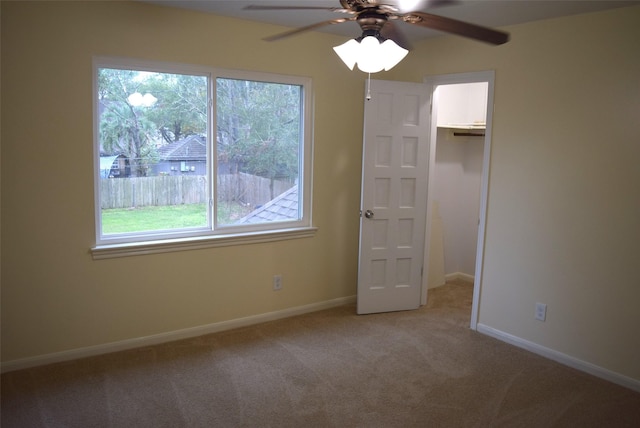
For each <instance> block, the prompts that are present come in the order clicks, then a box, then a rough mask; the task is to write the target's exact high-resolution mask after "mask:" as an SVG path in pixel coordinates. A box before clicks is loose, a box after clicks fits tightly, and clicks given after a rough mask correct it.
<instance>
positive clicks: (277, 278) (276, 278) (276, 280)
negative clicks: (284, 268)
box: [273, 275, 282, 291]
mask: <svg viewBox="0 0 640 428" xmlns="http://www.w3.org/2000/svg"><path fill="white" fill-rule="evenodd" d="M273 290H274V291H278V290H282V275H273Z"/></svg>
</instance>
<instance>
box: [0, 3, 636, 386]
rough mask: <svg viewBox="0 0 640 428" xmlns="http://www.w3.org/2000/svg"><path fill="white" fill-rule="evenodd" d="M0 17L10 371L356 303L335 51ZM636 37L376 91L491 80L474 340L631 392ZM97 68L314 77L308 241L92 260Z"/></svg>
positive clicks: (524, 30) (446, 54)
mask: <svg viewBox="0 0 640 428" xmlns="http://www.w3.org/2000/svg"><path fill="white" fill-rule="evenodd" d="M1 7H2V73H1V78H2V89H3V94H2V95H3V99H2V101H3V103H2V107H3V108H2V124H3V127H2V141H3V148H2V149H3V153H2V154H3V156H2V198H3V200H2V217H1V218H2V247H3V251H2V361H4V362H6V361H11V360H16V359H21V358H27V357H32V356H38V355H43V354H47V353H53V352H58V351H64V350H69V349H74V348H80V347H86V346H91V345H96V344H102V343H108V342H112V341H118V340H124V339H129V338H135V337H141V336H146V335H151V334H156V333H162V332H167V331H172V330H177V329H182V328H188V327H193V326H200V325H205V324H209V323H215V322H218V321H223V320H229V319H235V318H238V317H243V316H247V315H252V314H260V313H265V312H269V311H273V310H278V309H283V308H287V307H295V306H299V305H303V304H307V303H312V302H319V301H324V300H329V299H332V298H337V297H343V296H349V295H353V294H355V284H356V275H357V244H358V218H357V215H356V213H357V209H358V206H359V186H360V156H361V138H362V132H361V123H362V99H363V91H362V88H363V78H364V76H363V74H361V73H355V72H349V71H347V70H346V69H345V68H344V66H343V65H341V64H340V63H339V61H338V60H337V59H336V58H335V56H334V54H333V52H331V49H329V47H330V46H332V45H334V44H336V43H335V42H337V41H339V40H341V38H337V37H332V36H328V35H323V34H309V35H306V36H304V37H301V38H296V39H291V40H287V41H283V42H280V43H277V44H265V43H261V42H259V41H257V40H259V39H260V38H261V37H263V36H264V35H266V34H271V33H273V32H277V31H278V28H276V27H270V26H265V25H255V24H248V23H245V22H242V21H234V20H228V19H220V18H217V17H215V16H211V15H205V14H197V13H189V12H180V11H175V10H171V9H165V8H161V7H155V6H149V5H137V4H127V3H120V2H116V3H109V4H96V3H89V2H83V3H72V2H69V3H45V4H34V3H24V2H23V3H21V4H18V3H7V2H2V6H1ZM637 22H640V8H638V7H635V8H627V9H623V10H619V11H611V12H603V13H598V14H592V15H584V16H577V17H571V18H565V19H559V20H549V21H542V22H537V23H532V24H525V25H519V26H515V27H513V28H510V29H509V30H510V31H512V41H511V42H510V43H508V44H507V45H504V46H501V47H491V46H485V45H483V44H479V43H475V42H471V41H466V40H464V39H460V38H454V37H444V38H439V39H435V40H431V41H428V42H425V43H423V44H421V45H419V46H418V47H417V48H416V49H415V50H414V51H413V52H412V53H410V55H409V56H408V57H407V59H406V60H405V61H404V62H403V63H402V64H401V65H399V66H398V67H397V68H396V69H394V71H393V72H391V73H387V74H381V75H379V76H376V77H378V78H387V79H389V78H395V79H402V80H412V81H422V78H423V77H424V75H427V74H442V73H455V72H466V71H476V70H488V69H494V70H496V92H495V103H496V109H495V114H494V128H493V130H494V139H493V150H492V169H491V174H490V180H491V181H490V194H489V212H488V225H487V236H486V250H485V262H484V277H483V289H482V296H481V305H480V320H479V321H480V323H481V324H483V325H486V326H489V327H491V328H495V329H497V330H500V331H503V332H506V333H508V334H512V335H515V336H517V337H520V338H522V339H524V340H528V341H531V342H534V343H537V344H539V345H540V346H545V347H548V348H551V349H554V350H557V351H559V352H562V353H566V354H567V355H570V356H572V357H575V358H578V359H580V360H583V361H586V362H590V363H592V364H595V365H598V366H600V367H603V368H605V369H608V370H612V371H614V372H616V373H619V374H622V375H625V376H629V377H632V378H634V379H636V380H640V365H639V363H638V361H640V343H639V340H640V339H639V337H640V336H639V335H638V334H637V331H636V330H637V326H639V325H640V311H639V310H638V308H637V304H638V302H640V285H639V281H638V276H637V273H636V271H635V270H636V265H637V264H638V262H639V261H640V250H639V247H638V242H639V241H640V239H639V238H640V236H639V235H640V224H639V222H640V198H639V197H638V194H639V193H638V190H637V188H638V183H640V168H639V167H638V159H640V144H639V142H640V137H639V134H638V128H637V123H638V121H639V119H640V117H639V115H638V112H640V79H639V78H638V76H640V56H639V55H638V54H637V50H638V46H637V40H638V39H640V30H639V29H637V25H636V24H637ZM305 48H306V49H307V51H306V52H308V53H305V54H302V53H300V52H301V51H302V50H303V49H305ZM92 55H114V56H131V57H141V58H147V59H154V60H163V61H180V62H186V63H195V64H204V65H212V66H221V67H229V68H246V69H253V70H261V71H268V72H280V73H288V74H299V75H306V76H311V77H312V78H313V81H314V87H315V94H316V102H315V162H314V168H315V169H314V173H315V174H314V200H313V203H314V211H313V215H314V224H315V225H316V226H318V227H319V228H320V229H319V232H318V234H317V236H316V237H314V238H308V239H300V240H293V241H287V242H279V243H275V244H260V245H245V246H238V247H225V248H216V249H208V250H197V251H186V252H179V253H169V254H157V255H149V256H137V257H130V258H121V259H111V260H102V261H93V260H92V259H91V256H90V255H89V252H88V249H89V247H91V246H92V245H93V244H94V226H93V222H94V213H93V181H92V174H93V170H92V128H91V110H92V105H91V89H92V88H91V57H92ZM301 59H302V60H301ZM247 266H251V268H250V269H248V268H247ZM275 273H282V274H283V276H284V281H285V282H284V290H283V291H282V292H280V293H274V292H273V291H271V276H272V275H273V274H275ZM535 302H543V303H546V304H547V305H548V313H547V321H546V322H545V323H541V322H538V321H535V320H534V319H533V309H534V304H535Z"/></svg>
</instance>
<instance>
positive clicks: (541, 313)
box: [536, 303, 547, 321]
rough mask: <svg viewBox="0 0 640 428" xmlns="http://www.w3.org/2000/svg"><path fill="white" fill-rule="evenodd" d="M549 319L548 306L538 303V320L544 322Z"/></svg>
mask: <svg viewBox="0 0 640 428" xmlns="http://www.w3.org/2000/svg"><path fill="white" fill-rule="evenodd" d="M546 318H547V305H545V304H544V303H536V319H537V320H539V321H544V320H545V319H546Z"/></svg>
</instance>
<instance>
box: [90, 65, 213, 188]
mask: <svg viewBox="0 0 640 428" xmlns="http://www.w3.org/2000/svg"><path fill="white" fill-rule="evenodd" d="M98 79H99V80H98V83H99V85H98V86H99V89H98V94H99V99H100V103H101V106H102V108H103V112H102V114H101V117H100V142H101V149H102V151H103V152H105V153H108V154H124V155H125V156H127V158H129V161H130V164H131V171H132V175H134V176H136V175H137V176H140V175H146V172H147V171H148V169H149V165H150V164H151V163H153V162H155V161H157V148H158V147H159V146H161V145H162V144H168V143H172V142H174V141H178V140H180V139H181V138H184V137H186V136H188V135H193V134H198V135H205V134H206V130H207V78H206V76H193V75H181V74H168V73H149V72H141V71H135V70H119V69H107V68H103V69H100V70H99V76H98ZM143 94H144V95H143Z"/></svg>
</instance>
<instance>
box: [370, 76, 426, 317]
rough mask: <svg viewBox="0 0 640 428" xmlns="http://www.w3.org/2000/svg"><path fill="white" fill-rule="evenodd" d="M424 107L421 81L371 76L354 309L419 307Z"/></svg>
mask: <svg viewBox="0 0 640 428" xmlns="http://www.w3.org/2000/svg"><path fill="white" fill-rule="evenodd" d="M429 104H430V94H429V91H428V88H427V86H426V85H424V84H418V83H407V82H392V81H383V80H372V81H371V99H370V100H366V101H365V108H364V116H365V117H364V148H363V165H362V171H363V172H362V197H361V210H362V215H361V219H360V259H359V268H358V313H359V314H366V313H375V312H389V311H399V310H408V309H416V308H418V307H419V306H420V298H421V285H422V267H423V266H422V265H423V252H424V239H425V226H426V212H427V210H426V209H427V168H428V155H429V147H428V144H429V124H430V117H429V110H428V109H429Z"/></svg>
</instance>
